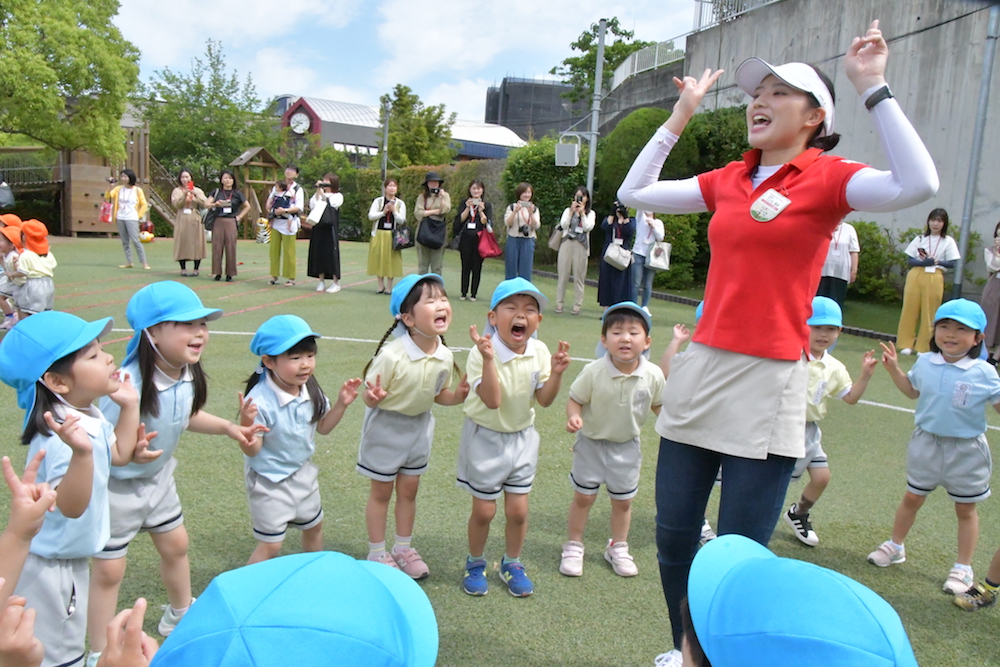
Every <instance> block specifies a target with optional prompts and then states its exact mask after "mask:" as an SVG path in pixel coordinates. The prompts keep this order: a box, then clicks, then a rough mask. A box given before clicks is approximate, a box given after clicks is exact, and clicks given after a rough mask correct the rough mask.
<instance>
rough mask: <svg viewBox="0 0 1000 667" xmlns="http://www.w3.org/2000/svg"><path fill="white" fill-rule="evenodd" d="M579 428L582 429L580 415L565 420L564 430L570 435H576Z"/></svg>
mask: <svg viewBox="0 0 1000 667" xmlns="http://www.w3.org/2000/svg"><path fill="white" fill-rule="evenodd" d="M581 428H583V417H581V416H580V415H573V416H572V417H570V418H569V419H567V420H566V430H567V431H569V432H570V433H576V432H577V431H579V430H580V429H581Z"/></svg>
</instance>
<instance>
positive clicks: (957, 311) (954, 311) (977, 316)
mask: <svg viewBox="0 0 1000 667" xmlns="http://www.w3.org/2000/svg"><path fill="white" fill-rule="evenodd" d="M941 320H955V321H956V322H961V323H962V324H964V325H965V326H967V327H969V328H971V329H975V330H976V331H985V330H986V313H984V312H983V308H982V306H980V305H979V304H978V303H976V302H975V301H969V300H968V299H952V300H951V301H946V302H945V303H942V304H941V307H940V308H938V309H937V312H936V313H934V324H937V323H938V322H940V321H941Z"/></svg>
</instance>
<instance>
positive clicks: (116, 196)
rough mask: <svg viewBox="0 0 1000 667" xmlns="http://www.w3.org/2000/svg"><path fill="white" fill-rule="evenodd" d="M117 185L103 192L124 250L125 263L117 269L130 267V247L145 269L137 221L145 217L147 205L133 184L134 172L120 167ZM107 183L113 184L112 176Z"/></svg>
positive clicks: (140, 191) (144, 197)
mask: <svg viewBox="0 0 1000 667" xmlns="http://www.w3.org/2000/svg"><path fill="white" fill-rule="evenodd" d="M117 182H118V185H116V186H114V187H113V188H111V189H110V190H108V191H107V192H106V193H105V194H104V199H105V201H109V202H111V219H112V220H114V221H115V222H116V223H118V236H119V238H121V240H122V248H123V249H124V250H125V263H124V264H121V265H119V267H118V268H119V269H131V268H132V248H135V254H136V255H138V257H139V263H140V264H142V268H144V269H146V270H147V271H148V270H149V269H150V266H149V264H147V263H146V250H145V248H143V247H142V242H141V241H140V240H139V221H140V220H142V219H143V218H145V217H146V213H147V212H148V211H149V205H148V204H147V203H146V195H145V194H144V193H143V191H142V188H140V187H139V186H137V185H136V184H135V172H134V171H132V170H131V169H122V170H121V172H119V174H118V181H117ZM108 183H111V184H114V183H115V179H114V178H108Z"/></svg>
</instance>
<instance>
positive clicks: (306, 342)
mask: <svg viewBox="0 0 1000 667" xmlns="http://www.w3.org/2000/svg"><path fill="white" fill-rule="evenodd" d="M317 349H318V347H317V346H316V337H315V336H306V337H305V338H303V339H302V340H300V341H299V342H298V343H296V344H295V345H292V346H291V347H290V348H288V349H287V350H285V351H284V352H281V353H280V354H316V350H317ZM264 356H268V357H272V358H273V357H276V356H280V355H264ZM269 372H270V371H269V370H268V369H267V368H266V367H264V364H263V361H262V362H261V367H260V368H259V369H257V370H254V372H253V373H251V374H250V377H248V378H247V386H246V389H244V390H243V395H244V396H246V395H247V394H249V393H250V390H251V389H253V388H254V387H256V386H257V383H258V382H260V381H261V379H262V378H263V377H264V373H269ZM306 391H307V392H309V400H310V401H312V404H313V414H312V419H310V420H309V422H310V423H311V424H315V423H316V422H318V421H319V420H320V419H322V418H323V415H324V414H326V394H324V393H323V389H322V388H321V387H320V386H319V380H317V379H316V375H315V374H313V375H310V376H309V380H308V381H306Z"/></svg>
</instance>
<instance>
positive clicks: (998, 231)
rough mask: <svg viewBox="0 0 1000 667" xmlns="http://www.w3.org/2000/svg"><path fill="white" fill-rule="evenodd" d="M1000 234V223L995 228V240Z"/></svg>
mask: <svg viewBox="0 0 1000 667" xmlns="http://www.w3.org/2000/svg"><path fill="white" fill-rule="evenodd" d="M998 233H1000V222H998V223H997V226H996V227H994V228H993V238H996V237H997V234H998Z"/></svg>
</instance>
